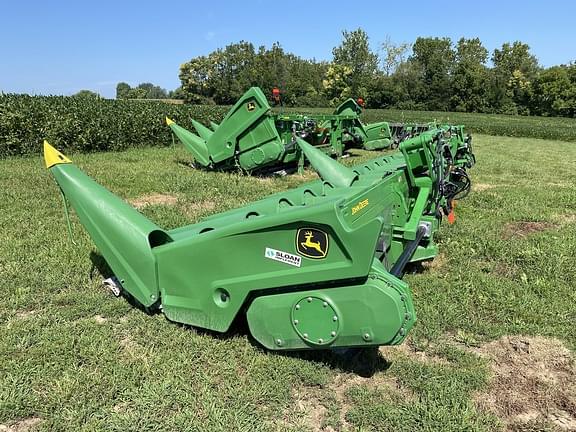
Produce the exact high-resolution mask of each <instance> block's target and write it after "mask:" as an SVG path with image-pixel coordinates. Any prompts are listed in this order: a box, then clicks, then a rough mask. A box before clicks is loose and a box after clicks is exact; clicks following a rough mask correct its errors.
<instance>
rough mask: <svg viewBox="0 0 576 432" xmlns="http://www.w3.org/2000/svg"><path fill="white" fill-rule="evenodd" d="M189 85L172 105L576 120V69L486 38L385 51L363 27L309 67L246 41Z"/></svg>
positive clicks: (195, 63)
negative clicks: (264, 96)
mask: <svg viewBox="0 0 576 432" xmlns="http://www.w3.org/2000/svg"><path fill="white" fill-rule="evenodd" d="M179 77H180V81H181V87H179V88H178V89H177V90H175V91H174V92H171V93H172V95H171V96H172V97H174V98H182V99H184V100H185V101H186V102H189V103H196V104H218V105H228V104H233V103H234V102H235V101H236V100H237V99H238V98H239V97H240V96H241V95H242V94H243V93H244V92H245V91H246V90H247V89H248V88H249V87H251V86H259V87H261V88H262V89H263V90H264V91H265V92H268V93H271V91H272V89H273V88H274V87H277V88H279V89H280V91H281V99H282V103H283V104H284V105H287V106H309V107H319V106H335V105H337V104H338V103H340V102H341V101H343V100H344V99H346V98H348V97H353V98H362V99H363V100H364V102H365V105H366V107H368V108H398V109H406V110H436V111H460V112H484V113H502V114H523V115H543V116H565V117H576V64H574V63H569V64H566V65H559V66H553V67H549V68H544V67H542V66H540V65H539V63H538V59H537V58H536V57H535V56H534V55H533V54H532V53H531V52H530V47H529V46H528V45H527V44H525V43H523V42H520V41H515V42H511V43H510V42H506V43H504V44H502V46H501V47H500V48H496V49H494V51H493V52H492V53H489V52H488V50H487V49H486V48H485V47H484V46H483V45H482V42H481V41H480V39H478V38H471V39H467V38H461V39H459V40H458V41H457V42H455V43H454V42H453V41H452V40H451V39H450V38H438V37H434V38H432V37H419V38H417V39H416V41H415V42H414V43H412V44H408V43H395V42H393V41H391V40H390V38H387V39H386V40H385V41H383V42H381V43H380V45H379V49H378V50H377V51H376V52H375V51H373V50H372V49H371V48H370V44H369V39H368V35H367V34H366V32H365V31H364V30H362V29H360V28H359V29H357V30H354V31H343V32H342V42H341V43H340V45H338V46H336V47H334V49H333V50H332V60H331V61H329V62H328V61H316V60H315V59H311V60H308V59H303V58H301V57H299V56H297V55H295V54H292V53H288V52H285V51H284V49H283V48H282V46H281V45H280V44H279V43H275V44H273V45H272V46H271V47H270V48H267V47H265V46H260V47H258V48H255V47H254V45H253V44H252V43H249V42H245V41H241V42H239V43H234V44H230V45H228V46H226V47H225V48H220V49H217V50H215V51H213V52H211V53H210V54H208V55H205V56H199V57H195V58H192V59H191V60H190V61H188V62H186V63H184V64H182V65H181V66H180V71H179ZM121 85H122V87H121ZM150 85H151V84H150ZM126 86H127V84H125V83H120V84H119V85H118V87H119V88H118V92H117V93H118V95H117V96H118V97H119V98H126V97H127V96H126V94H130V92H134V91H137V90H136V89H130V88H129V86H128V93H126V90H127V89H126ZM153 87H154V86H153ZM164 93H165V94H167V93H166V91H165V90H164Z"/></svg>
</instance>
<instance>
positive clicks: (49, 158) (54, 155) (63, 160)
mask: <svg viewBox="0 0 576 432" xmlns="http://www.w3.org/2000/svg"><path fill="white" fill-rule="evenodd" d="M44 162H45V163H46V168H51V167H53V166H54V165H58V164H67V163H72V161H71V160H70V159H68V158H67V157H66V156H64V155H63V154H62V153H60V152H59V151H58V150H56V149H55V148H54V147H52V146H51V145H50V144H49V143H48V141H46V140H44Z"/></svg>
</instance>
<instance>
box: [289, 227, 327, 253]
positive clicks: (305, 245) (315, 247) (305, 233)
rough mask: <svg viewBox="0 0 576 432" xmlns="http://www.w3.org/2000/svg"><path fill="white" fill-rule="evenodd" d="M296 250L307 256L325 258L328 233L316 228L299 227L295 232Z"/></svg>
mask: <svg viewBox="0 0 576 432" xmlns="http://www.w3.org/2000/svg"><path fill="white" fill-rule="evenodd" d="M296 250H297V251H298V253H299V254H300V255H302V256H305V257H307V258H312V259H323V258H326V255H327V254H328V234H326V233H325V232H324V231H321V230H319V229H316V228H300V229H299V230H298V233H297V234H296Z"/></svg>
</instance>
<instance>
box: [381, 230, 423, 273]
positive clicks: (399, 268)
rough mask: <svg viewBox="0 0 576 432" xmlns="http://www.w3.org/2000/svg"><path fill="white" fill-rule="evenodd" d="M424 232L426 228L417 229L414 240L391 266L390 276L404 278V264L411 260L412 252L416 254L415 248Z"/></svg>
mask: <svg viewBox="0 0 576 432" xmlns="http://www.w3.org/2000/svg"><path fill="white" fill-rule="evenodd" d="M426 231H427V230H426V227H424V226H419V227H418V231H416V238H415V239H414V240H412V241H411V242H410V243H408V244H407V245H406V247H405V248H404V250H403V251H402V253H401V254H400V256H399V257H398V260H396V262H395V263H394V265H393V266H392V269H390V274H392V275H393V276H396V277H397V278H400V279H402V276H404V269H405V268H406V264H408V263H409V262H410V260H411V259H412V256H413V255H414V252H416V248H417V247H418V244H420V240H422V237H424V235H425V234H426Z"/></svg>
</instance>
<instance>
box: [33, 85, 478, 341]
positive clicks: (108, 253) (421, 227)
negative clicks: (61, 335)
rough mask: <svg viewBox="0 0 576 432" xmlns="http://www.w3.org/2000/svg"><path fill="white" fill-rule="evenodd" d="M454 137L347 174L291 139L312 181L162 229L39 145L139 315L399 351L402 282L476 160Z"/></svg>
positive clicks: (407, 303) (439, 136)
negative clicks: (238, 324) (150, 312)
mask: <svg viewBox="0 0 576 432" xmlns="http://www.w3.org/2000/svg"><path fill="white" fill-rule="evenodd" d="M254 92H255V94H256V95H257V94H258V92H257V91H254ZM254 100H258V99H254ZM235 109H236V112H239V114H238V115H239V116H240V117H241V118H242V119H243V120H244V122H243V123H242V122H240V123H239V126H238V129H237V130H238V131H241V130H246V128H245V126H246V124H248V123H251V122H253V121H254V119H255V116H252V112H251V111H248V110H247V109H246V108H245V106H244V105H241V106H237V107H236V108H235ZM254 110H255V111H256V112H258V113H260V115H259V117H258V118H257V119H256V122H261V123H264V124H267V125H268V126H265V127H262V128H260V129H258V130H260V131H262V135H259V136H260V137H261V138H262V140H258V142H260V143H265V144H264V145H267V144H266V143H268V144H270V146H271V148H272V147H274V146H275V145H277V144H278V143H277V141H276V140H275V139H274V137H275V136H276V135H274V134H275V133H276V131H277V130H276V128H275V126H274V118H273V117H270V116H267V115H266V110H267V108H266V106H264V105H262V106H256V107H255V109H254ZM233 115H235V111H234V110H233V111H232V112H231V114H230V115H229V116H233ZM173 127H174V126H173ZM267 132H269V135H266V133H267ZM459 132H460V133H461V132H462V131H461V130H458V129H456V130H452V128H449V127H446V128H437V129H433V130H428V131H425V132H422V133H421V134H420V135H418V136H416V137H413V138H410V139H407V140H405V141H403V142H402V143H401V144H400V151H399V152H397V153H396V154H393V155H389V156H379V157H377V158H375V159H373V160H371V161H369V162H366V163H363V164H361V165H358V166H355V167H353V168H347V167H345V166H343V165H341V164H339V163H338V162H337V161H335V160H333V159H332V158H331V157H329V156H328V155H326V154H325V153H324V152H322V151H320V150H318V149H317V148H315V147H314V146H313V145H311V144H309V143H308V142H306V141H305V140H303V139H301V138H300V137H296V144H297V146H298V148H299V150H300V151H302V152H303V154H305V156H306V158H307V159H308V160H309V161H310V164H311V165H312V167H313V168H314V169H315V170H316V171H317V172H318V174H319V176H320V177H321V179H319V180H317V181H312V182H310V183H306V184H303V185H302V186H300V187H298V188H295V189H293V190H289V191H286V192H282V193H278V194H275V195H271V196H269V197H267V198H265V199H262V200H260V201H256V202H254V203H252V204H250V205H247V206H245V207H241V208H238V209H235V210H232V211H227V212H224V213H220V214H217V215H214V216H211V217H208V218H206V219H204V220H203V221H201V222H199V223H197V224H193V225H189V226H184V227H181V228H177V229H173V230H164V229H162V228H161V227H159V226H157V225H156V224H154V223H153V222H151V221H150V220H148V219H147V218H146V217H144V216H143V215H142V214H140V213H139V212H138V211H136V210H135V209H134V208H132V207H131V206H129V205H128V204H126V203H125V202H124V201H122V200H121V199H120V198H118V197H117V196H115V195H113V194H112V193H111V192H109V191H108V190H106V189H105V188H104V187H102V186H100V185H99V184H97V183H96V182H95V181H93V180H92V179H91V178H90V177H88V176H87V175H86V174H84V173H83V172H82V171H81V170H80V169H78V168H77V167H76V166H75V165H74V164H72V163H71V161H70V160H69V159H67V158H66V157H65V156H64V155H62V154H61V153H59V152H58V151H57V150H55V149H54V148H52V147H51V146H50V145H49V144H47V143H45V146H44V153H45V160H46V165H47V167H48V168H49V170H50V172H51V173H52V175H53V176H54V178H55V180H56V182H57V183H58V185H59V186H60V188H61V191H62V193H63V194H64V196H65V199H66V200H67V201H68V202H69V203H70V204H71V206H72V207H73V208H74V210H75V212H76V214H77V216H78V219H79V220H80V223H81V224H82V225H83V226H84V227H85V228H86V230H87V231H88V233H89V234H90V236H91V238H92V240H93V241H94V243H95V244H96V246H97V247H98V249H99V250H100V252H101V253H102V255H103V256H104V258H105V260H106V261H107V263H108V264H109V266H110V268H111V269H112V271H113V272H114V274H115V276H116V278H117V287H118V288H121V290H123V292H124V293H126V294H129V295H130V296H132V297H133V298H135V299H136V300H137V301H138V302H139V303H141V304H142V305H144V306H145V307H148V308H151V309H156V310H161V311H162V312H163V313H164V314H165V315H166V317H167V318H168V319H169V320H172V321H175V322H179V323H185V324H189V325H193V326H197V327H201V328H206V329H210V330H214V331H217V332H226V331H227V330H228V329H229V328H230V326H231V324H232V322H233V321H234V319H235V318H236V317H238V315H239V314H244V315H245V316H246V318H247V322H248V325H249V328H250V332H251V334H252V335H253V336H254V338H255V339H256V340H257V341H258V342H259V343H261V344H262V345H263V346H265V347H266V348H268V349H271V350H294V349H320V348H336V347H367V346H378V345H393V344H399V343H401V342H402V340H404V338H405V337H406V335H407V334H408V332H409V330H410V329H411V328H412V326H413V325H414V323H415V321H416V312H415V310H414V306H413V303H412V295H411V292H410V288H409V287H408V285H407V284H406V283H405V282H404V281H402V276H403V274H404V271H405V267H406V265H407V264H408V263H409V262H416V261H422V260H430V259H432V258H433V257H434V256H435V255H436V254H437V246H436V244H435V242H434V234H435V232H436V231H437V230H438V227H439V224H440V221H441V219H442V217H443V215H445V214H448V213H450V212H451V211H452V206H453V201H454V200H455V199H458V198H459V197H461V196H463V195H464V194H466V193H467V192H468V190H469V187H470V181H469V178H468V176H467V174H466V168H467V167H469V166H471V165H472V164H473V162H474V159H473V155H472V153H471V148H470V142H469V139H467V140H461V139H459V138H457V135H458V133H459ZM217 134H218V135H217ZM220 134H222V135H220ZM230 134H231V135H230ZM230 134H228V135H226V137H229V136H232V135H234V134H232V133H230ZM212 136H222V137H224V132H219V128H216V131H214V132H213V133H212ZM234 136H235V137H236V138H240V140H241V139H242V134H240V133H239V134H237V135H234ZM267 138H270V139H269V140H267ZM194 139H197V138H194ZM227 139H228V138H226V139H223V140H222V141H220V140H217V141H215V142H217V143H224V145H223V146H222V147H219V150H220V151H221V152H226V147H227V146H226V143H227V142H228V141H227ZM208 140H210V138H209V137H208ZM198 142H200V141H198ZM203 144H205V142H204V141H203ZM236 144H237V142H236ZM193 145H195V144H193ZM199 147H201V146H199ZM216 154H220V153H218V152H215V151H214V150H211V151H210V153H206V155H205V156H206V158H207V160H213V159H210V158H211V157H213V156H214V155H216ZM248 154H249V152H248ZM249 157H250V158H251V156H249ZM222 160H224V158H222Z"/></svg>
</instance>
